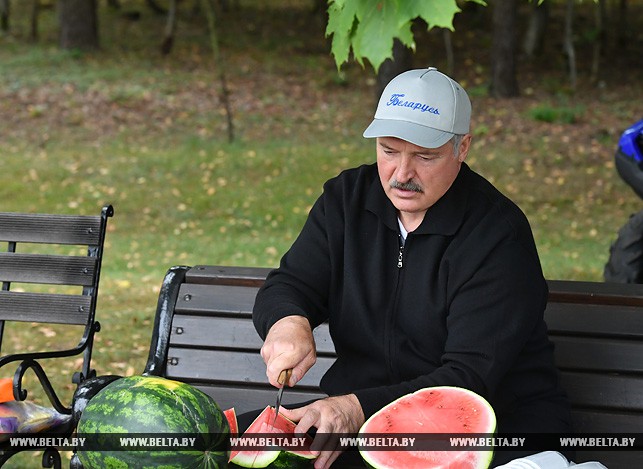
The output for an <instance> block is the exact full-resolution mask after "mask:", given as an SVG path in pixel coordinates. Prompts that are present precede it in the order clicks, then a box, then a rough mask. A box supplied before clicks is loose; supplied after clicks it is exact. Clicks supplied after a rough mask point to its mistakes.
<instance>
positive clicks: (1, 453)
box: [0, 206, 114, 467]
mask: <svg viewBox="0 0 643 469" xmlns="http://www.w3.org/2000/svg"><path fill="white" fill-rule="evenodd" d="M113 213H114V212H113V209H112V207H111V206H105V207H103V209H102V212H101V213H100V214H99V215H96V216H84V215H50V214H31V213H0V243H1V244H0V246H2V249H0V251H1V252H0V282H1V283H2V289H1V290H0V347H1V350H2V354H1V355H0V376H4V377H6V376H8V377H10V378H12V380H13V396H14V398H15V400H14V401H8V402H5V403H2V404H0V407H1V408H2V410H3V415H6V413H12V412H15V413H16V414H19V413H20V412H21V410H24V409H25V408H27V407H29V408H32V409H33V407H31V406H32V403H31V402H30V401H29V400H27V398H28V396H27V389H25V388H24V386H23V377H24V376H25V373H26V372H28V371H29V370H31V371H32V372H33V373H34V374H35V376H36V378H37V381H38V382H39V383H40V385H41V387H42V391H44V393H45V395H46V397H47V398H48V399H49V401H50V402H49V403H44V404H43V405H42V410H43V411H45V410H46V411H49V412H51V421H50V422H39V425H36V426H33V425H32V424H33V422H31V421H29V419H28V418H25V417H19V418H18V420H17V421H16V427H15V428H13V429H7V428H4V429H3V430H4V431H13V432H23V431H24V432H28V433H32V432H33V431H34V430H36V429H37V430H41V431H45V430H46V431H48V432H56V433H57V434H58V435H59V436H67V435H70V434H71V433H72V431H73V430H74V427H75V424H76V422H75V421H74V419H73V418H72V412H71V409H72V405H71V402H70V403H69V404H67V405H66V404H64V403H63V402H62V401H61V399H60V397H59V394H60V392H56V390H55V389H54V387H53V386H52V384H51V382H50V379H49V378H50V376H48V375H47V373H46V372H45V367H46V366H44V365H43V362H44V361H46V362H47V364H49V363H50V360H52V359H53V360H64V359H67V358H68V357H74V356H79V357H80V359H79V360H76V363H79V365H78V369H77V370H75V372H74V370H69V377H70V378H71V381H72V382H73V383H75V384H76V385H78V384H80V383H81V382H83V381H84V380H85V379H87V378H89V377H92V376H94V375H95V372H94V370H92V368H91V356H92V345H93V339H94V334H95V333H96V332H97V331H98V330H99V328H100V326H99V323H98V322H97V321H96V320H95V312H96V300H97V297H98V285H99V280H100V271H101V263H102V258H103V244H104V241H105V233H106V228H107V219H108V218H109V217H111V216H113ZM35 323H37V324H42V325H43V327H50V326H49V325H61V326H60V327H63V328H64V329H65V330H67V331H69V330H73V331H74V332H76V333H77V336H75V337H73V338H72V339H71V340H72V345H71V346H69V345H68V346H67V347H65V348H63V347H64V346H65V345H67V344H62V345H61V349H54V350H52V349H50V348H47V349H46V350H40V351H39V348H40V347H39V342H41V341H42V333H41V332H40V330H39V328H36V327H33V326H34V324H35ZM9 326H11V327H12V329H10V330H5V329H6V328H8V327H9ZM52 327H57V326H52ZM16 328H20V329H21V330H24V331H27V332H26V333H25V335H24V341H23V342H22V343H21V344H20V347H21V350H18V351H15V350H14V348H15V347H13V346H12V347H9V345H13V344H11V343H10V342H11V334H12V333H13V331H15V330H16ZM29 331H31V335H29ZM9 348H10V349H11V350H10V353H7V349H9ZM27 350H29V351H27ZM31 350H35V351H31ZM29 391H30V392H31V391H33V389H30V390H29ZM48 405H50V406H51V407H46V406H48ZM27 449H30V450H33V449H39V450H43V451H44V453H43V459H42V465H43V467H60V466H61V458H60V454H59V452H58V450H57V449H56V448H51V447H22V446H21V447H19V448H18V447H10V446H9V445H8V442H7V441H2V442H1V443H0V465H2V464H3V463H4V462H5V461H6V460H7V459H9V458H10V457H12V456H13V455H14V454H15V453H17V452H19V451H24V450H27Z"/></svg>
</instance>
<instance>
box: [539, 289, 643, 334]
mask: <svg viewBox="0 0 643 469" xmlns="http://www.w3.org/2000/svg"><path fill="white" fill-rule="evenodd" d="M579 300H580V299H579ZM642 311H643V306H622V305H611V304H609V305H600V304H584V303H578V304H575V303H557V302H550V303H548V304H547V308H546V310H545V321H546V322H547V327H548V328H549V334H550V335H587V336H602V337H618V338H627V337H632V338H637V339H639V340H640V339H643V314H642Z"/></svg>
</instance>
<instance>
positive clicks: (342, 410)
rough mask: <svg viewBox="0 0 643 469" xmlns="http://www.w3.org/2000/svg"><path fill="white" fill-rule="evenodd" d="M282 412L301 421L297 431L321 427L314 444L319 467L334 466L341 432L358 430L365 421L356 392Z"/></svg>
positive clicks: (344, 433) (300, 432) (352, 432)
mask: <svg viewBox="0 0 643 469" xmlns="http://www.w3.org/2000/svg"><path fill="white" fill-rule="evenodd" d="M279 412H280V413H283V414H284V415H285V416H286V417H288V418H289V419H291V420H292V421H293V422H298V423H297V427H296V428H295V433H296V434H303V433H306V432H307V431H308V430H309V429H310V428H312V427H315V428H316V429H317V434H316V435H315V440H314V442H313V448H312V449H313V452H314V453H316V454H318V456H317V459H316V460H315V468H316V469H326V468H328V467H330V465H331V464H332V463H333V462H334V461H335V459H337V457H338V456H339V455H340V453H341V452H342V450H341V449H338V448H337V446H338V444H339V436H340V435H346V434H355V433H357V432H358V430H359V429H360V427H361V426H362V424H363V423H364V412H363V411H362V406H361V405H360V403H359V400H358V399H357V396H355V394H347V395H345V396H335V397H328V398H326V399H320V400H318V401H315V402H313V403H312V404H308V405H307V406H304V407H299V408H297V409H292V410H289V409H281V410H280V411H279ZM320 449H321V451H320Z"/></svg>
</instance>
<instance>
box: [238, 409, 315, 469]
mask: <svg viewBox="0 0 643 469" xmlns="http://www.w3.org/2000/svg"><path fill="white" fill-rule="evenodd" d="M273 421H274V426H273ZM295 426H296V425H295V423H294V422H292V421H291V420H289V419H287V418H286V417H284V416H283V415H282V414H281V413H280V414H278V415H277V419H276V420H275V409H274V407H270V406H268V407H266V408H265V409H264V410H263V411H262V412H261V414H259V416H258V417H257V418H256V419H255V420H254V422H252V423H251V424H250V426H249V427H248V429H247V430H246V431H245V433H244V434H243V435H242V436H241V437H240V439H241V440H242V442H240V441H235V440H234V439H233V440H232V451H231V453H230V463H232V464H233V465H237V466H241V467H274V468H277V467H280V468H281V467H283V468H300V467H301V468H304V467H306V468H307V467H312V462H313V460H314V459H315V457H316V456H315V455H314V454H313V453H312V452H311V451H310V445H311V443H312V441H313V440H312V438H311V437H310V436H308V435H306V436H303V437H302V436H299V435H295ZM273 443H276V444H278V445H279V443H283V445H279V446H278V447H277V446H274V445H273ZM264 444H265V445H264ZM244 448H245V449H244Z"/></svg>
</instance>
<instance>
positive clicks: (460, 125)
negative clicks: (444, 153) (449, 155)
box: [364, 67, 471, 148]
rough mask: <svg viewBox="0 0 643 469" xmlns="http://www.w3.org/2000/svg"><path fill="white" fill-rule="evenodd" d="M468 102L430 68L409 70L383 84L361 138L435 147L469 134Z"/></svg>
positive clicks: (464, 94)
mask: <svg viewBox="0 0 643 469" xmlns="http://www.w3.org/2000/svg"><path fill="white" fill-rule="evenodd" d="M470 119H471V101H469V96H467V92H466V91H464V89H463V88H462V87H461V86H460V85H459V84H458V83H457V82H456V81H454V80H452V79H451V78H449V77H448V76H446V75H445V74H444V73H441V72H439V71H438V70H437V69H436V68H434V67H429V68H424V69H418V70H409V71H408V72H404V73H401V74H400V75H398V76H396V77H395V78H393V80H391V81H390V82H389V84H388V85H386V88H384V91H383V92H382V96H381V97H380V100H379V103H378V105H377V110H376V111H375V118H374V119H373V122H371V124H370V125H369V126H368V127H367V128H366V130H365V131H364V137H366V138H374V137H397V138H401V139H402V140H406V141H407V142H411V143H414V144H415V145H418V146H421V147H424V148H437V147H440V146H442V145H444V144H445V143H447V142H448V141H449V140H450V139H451V138H452V137H453V135H455V134H467V133H469V121H470Z"/></svg>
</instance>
